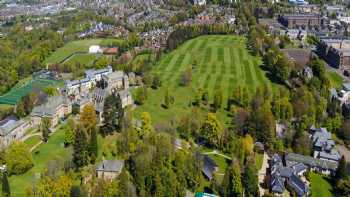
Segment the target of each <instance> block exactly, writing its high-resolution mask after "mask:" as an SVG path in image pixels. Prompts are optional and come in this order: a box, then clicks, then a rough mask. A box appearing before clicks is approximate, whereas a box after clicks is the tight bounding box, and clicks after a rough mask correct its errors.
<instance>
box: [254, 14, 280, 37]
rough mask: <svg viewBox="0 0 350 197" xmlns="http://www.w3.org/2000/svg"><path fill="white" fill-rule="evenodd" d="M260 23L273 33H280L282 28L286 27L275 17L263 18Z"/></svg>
mask: <svg viewBox="0 0 350 197" xmlns="http://www.w3.org/2000/svg"><path fill="white" fill-rule="evenodd" d="M259 24H260V25H262V26H265V27H267V28H268V32H269V33H270V34H273V35H278V34H280V31H281V29H283V28H284V27H283V26H282V25H281V24H280V23H279V22H278V21H277V20H275V19H271V18H261V19H259Z"/></svg>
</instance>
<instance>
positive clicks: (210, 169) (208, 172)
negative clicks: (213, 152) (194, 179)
mask: <svg viewBox="0 0 350 197" xmlns="http://www.w3.org/2000/svg"><path fill="white" fill-rule="evenodd" d="M196 158H197V159H199V160H201V161H202V162H203V168H202V172H203V174H204V176H205V177H206V178H207V179H209V180H211V179H212V178H213V176H214V173H215V172H216V171H218V169H219V167H218V165H217V164H216V162H215V161H214V160H213V159H211V158H210V157H209V156H208V155H203V154H200V153H197V154H196Z"/></svg>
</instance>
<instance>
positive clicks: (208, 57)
mask: <svg viewBox="0 0 350 197" xmlns="http://www.w3.org/2000/svg"><path fill="white" fill-rule="evenodd" d="M261 63H262V62H261V59H260V58H258V57H254V56H252V55H251V54H249V51H248V50H247V49H246V40H245V38H244V37H241V36H231V35H229V36H228V35H210V36H200V37H197V38H194V39H192V40H189V41H187V42H185V43H184V44H182V45H181V46H179V47H178V48H177V49H175V50H174V51H172V52H170V53H168V54H166V55H164V56H163V57H162V59H161V60H160V61H159V63H158V64H156V65H155V66H154V69H153V70H152V72H153V73H157V74H159V76H160V78H161V80H162V87H161V88H159V89H158V90H150V91H149V92H148V99H147V101H146V103H145V104H144V105H142V106H139V107H137V108H136V110H135V115H136V117H139V116H140V113H142V112H144V111H147V112H149V113H150V114H151V116H152V120H153V122H160V121H169V120H172V119H174V118H175V119H177V118H179V117H180V116H181V115H183V114H185V113H189V110H188V109H189V108H188V106H189V104H190V102H191V100H192V99H193V98H194V95H195V94H196V92H197V90H198V89H199V88H201V89H203V90H207V91H208V92H209V98H210V99H209V101H210V102H211V103H212V101H213V96H214V92H215V91H216V90H217V89H221V90H222V92H223V105H224V106H223V107H222V109H221V110H219V113H217V114H218V116H219V118H220V119H221V120H223V121H225V119H224V118H222V117H226V114H225V111H224V107H226V102H227V98H228V97H229V95H232V93H233V90H234V88H235V87H237V86H238V85H245V86H247V87H248V89H249V91H250V92H254V91H255V89H256V88H257V87H259V86H262V85H267V86H268V87H269V88H270V89H272V90H273V89H276V86H277V85H276V84H272V82H271V81H270V80H269V79H268V78H267V77H266V75H265V72H264V71H263V70H262V69H261V68H260V65H261ZM192 65H195V66H194V67H193V68H192V83H191V85H190V86H188V87H181V86H179V77H180V75H181V72H182V71H184V70H186V69H188V68H191V67H192ZM166 89H168V90H169V92H170V93H171V95H172V96H174V98H175V103H174V104H173V106H171V107H170V109H164V108H162V107H161V104H162V103H163V100H164V95H165V92H166ZM202 108H203V107H202ZM207 108H208V107H204V108H203V110H201V112H202V113H203V115H205V114H206V112H207V111H208V110H207Z"/></svg>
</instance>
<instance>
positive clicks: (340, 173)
mask: <svg viewBox="0 0 350 197" xmlns="http://www.w3.org/2000/svg"><path fill="white" fill-rule="evenodd" d="M346 177H348V168H347V164H346V161H345V157H344V155H343V156H342V157H341V159H340V161H339V165H338V168H337V171H336V172H335V178H336V179H338V180H339V179H344V178H346Z"/></svg>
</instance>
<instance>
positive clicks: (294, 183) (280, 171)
mask: <svg viewBox="0 0 350 197" xmlns="http://www.w3.org/2000/svg"><path fill="white" fill-rule="evenodd" d="M269 167H270V190H271V192H272V193H274V194H276V195H282V194H283V192H284V190H285V184H286V185H287V186H288V187H289V188H291V189H292V190H293V191H295V192H296V193H297V195H298V196H300V197H302V196H307V195H308V194H309V187H308V185H307V183H305V182H303V181H302V180H301V176H303V175H304V173H305V172H306V170H307V166H306V165H304V164H302V163H295V164H293V165H291V166H284V165H283V161H282V158H281V157H280V156H279V155H278V154H274V155H273V156H272V159H271V160H270V161H269Z"/></svg>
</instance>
